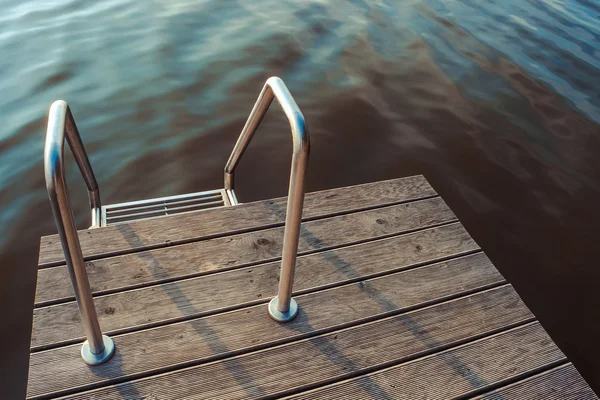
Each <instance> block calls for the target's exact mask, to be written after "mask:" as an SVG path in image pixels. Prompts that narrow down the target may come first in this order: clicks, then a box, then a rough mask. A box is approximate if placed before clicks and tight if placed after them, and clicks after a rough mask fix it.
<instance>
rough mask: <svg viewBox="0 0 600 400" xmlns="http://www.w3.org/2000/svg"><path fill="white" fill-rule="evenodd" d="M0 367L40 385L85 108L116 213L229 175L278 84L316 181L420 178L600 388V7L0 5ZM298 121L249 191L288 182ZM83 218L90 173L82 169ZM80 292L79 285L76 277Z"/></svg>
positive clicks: (168, 0)
mask: <svg viewBox="0 0 600 400" xmlns="http://www.w3.org/2000/svg"><path fill="white" fill-rule="evenodd" d="M0 5H1V6H2V10H3V12H2V15H1V16H0V54H2V57H0V71H1V72H2V73H1V74H0V93H2V96H1V97H0V115H1V116H2V129H0V210H1V211H0V268H1V269H0V315H1V316H2V317H1V320H2V325H1V326H2V328H3V329H2V339H3V341H2V342H3V343H4V346H3V348H4V349H3V352H2V362H1V363H0V376H2V378H3V385H2V386H6V389H5V391H3V393H5V394H6V396H8V397H7V398H20V397H22V393H23V391H24V387H25V378H26V371H27V357H26V355H27V353H28V345H29V343H28V341H29V331H30V328H31V306H32V304H33V292H34V288H33V285H32V283H31V281H32V277H33V276H34V273H35V272H34V271H35V266H36V260H37V251H38V244H39V237H40V236H41V235H44V234H49V233H53V232H55V228H54V225H53V221H52V217H51V214H50V208H49V202H48V200H47V197H46V193H45V187H44V178H43V167H42V149H43V141H44V139H43V138H44V134H45V123H46V113H47V109H48V107H49V105H50V103H51V102H52V101H53V100H55V99H59V98H60V99H65V100H67V101H68V102H69V103H70V104H71V107H72V110H73V113H74V115H75V118H76V120H77V122H78V125H79V127H80V130H81V133H82V137H83V141H84V143H85V145H86V147H87V149H88V152H89V154H90V159H91V163H92V165H93V167H94V170H95V172H96V175H97V177H98V180H99V184H100V188H101V190H102V197H103V200H104V202H105V203H113V202H121V201H128V200H135V199H142V198H148V197H158V196H164V195H170V194H177V193H185V192H190V191H198V190H205V189H211V188H217V187H220V186H221V184H222V169H223V166H224V164H225V161H226V160H227V157H228V155H229V152H230V151H231V148H232V146H233V143H234V142H235V139H236V137H237V135H238V134H239V132H240V130H241V127H242V126H243V123H244V120H245V118H246V116H247V115H248V113H249V111H250V108H251V107H252V104H253V102H254V100H255V98H256V96H257V94H258V92H259V90H260V88H261V86H262V84H263V82H264V81H265V79H266V78H267V77H269V76H271V75H278V76H280V77H282V78H283V79H284V80H285V81H286V83H287V84H288V86H289V88H290V90H291V92H292V93H293V94H294V96H295V97H296V100H297V102H298V103H299V105H300V107H301V108H302V110H303V112H304V115H305V116H306V118H307V120H308V123H309V126H310V128H311V135H312V145H313V151H312V154H311V164H310V169H309V175H308V182H307V185H308V189H309V190H310V191H313V190H319V189H325V188H332V187H339V186H345V185H349V184H356V183H363V182H369V181H376V180H380V179H387V178H395V177H400V176H408V175H414V174H424V175H425V176H426V177H427V178H428V179H429V181H430V182H431V183H432V184H433V186H434V187H435V188H436V189H437V191H438V192H439V193H440V194H442V196H443V197H444V199H445V200H446V201H447V202H448V204H449V205H450V206H451V207H452V209H453V210H454V211H455V213H456V214H457V215H458V216H459V218H460V219H461V220H462V221H463V223H464V224H465V226H466V227H467V229H468V230H469V232H470V233H471V234H472V235H473V237H474V238H475V239H476V240H477V241H478V242H479V244H480V245H481V246H482V247H483V248H484V249H485V250H486V252H487V254H488V255H489V256H490V258H491V259H492V260H493V261H494V263H495V264H496V266H497V267H498V269H499V270H500V271H501V272H502V273H503V274H504V275H505V276H506V278H507V279H508V280H509V281H510V282H512V283H513V285H514V286H515V287H516V289H517V290H518V292H519V293H520V294H521V296H522V297H523V298H524V300H525V301H526V303H527V305H528V306H529V307H530V308H531V309H532V310H533V311H534V312H535V314H536V315H537V316H538V317H539V319H540V320H541V321H542V323H543V325H544V327H545V328H546V329H547V330H548V331H549V333H550V334H551V336H552V337H553V338H554V340H555V341H556V342H557V343H558V344H559V346H560V347H561V349H562V350H563V351H564V352H565V353H566V354H567V355H568V356H569V357H570V358H571V359H572V360H573V361H574V362H575V365H576V366H577V367H578V368H579V370H580V371H581V372H582V373H583V375H584V377H585V378H586V379H587V380H588V381H589V383H590V384H593V385H594V387H595V388H596V390H598V389H599V388H600V366H599V365H598V362H597V360H598V359H600V344H599V343H598V337H600V318H599V317H600V312H599V311H598V310H599V309H600V294H598V290H597V289H598V282H600V280H599V279H598V278H599V277H600V271H599V269H598V267H597V260H598V259H599V258H600V254H598V253H599V252H600V250H599V249H600V247H599V246H597V240H596V239H597V238H598V231H597V230H598V226H599V222H600V212H599V211H598V206H597V205H598V204H599V200H600V179H599V177H600V129H599V125H598V123H599V122H600V90H599V87H598V82H599V79H598V78H599V77H600V71H599V67H600V44H599V43H600V42H599V40H598V39H599V38H600V20H599V18H600V6H599V5H598V4H597V3H595V2H593V1H591V0H587V1H584V0H543V1H542V0H501V1H500V0H460V1H458V0H457V1H453V0H404V1H386V0H379V1H366V2H361V1H350V2H339V1H333V0H332V1H304V2H293V1H281V0H278V1H267V0H265V1H247V2H245V1H228V2H223V1H184V0H177V1H172V0H155V1H151V2H140V1H131V0H111V1H105V2H99V3H97V4H90V3H88V2H84V1H83V0H65V1H57V0H55V1H40V0H37V1H31V0H29V1H22V2H13V1H7V0H0ZM290 151H291V145H290V138H289V133H288V132H287V126H286V123H285V120H284V117H283V115H282V113H280V112H271V113H270V114H269V116H268V117H267V118H266V119H265V121H264V123H263V125H262V126H261V129H260V131H259V133H258V134H257V136H256V138H255V140H254V141H253V143H252V146H251V148H250V150H249V151H248V153H247V154H246V155H245V157H244V160H243V162H242V165H240V168H239V173H238V180H237V182H238V186H239V188H238V190H237V192H238V196H239V198H240V199H241V200H242V201H246V202H247V201H251V200H256V199H262V198H270V197H274V196H282V195H284V194H285V193H286V185H287V176H288V169H289V165H288V163H289V157H290ZM67 175H68V184H69V187H70V190H71V193H72V197H73V199H74V202H75V213H76V215H77V217H78V223H79V224H80V226H81V228H84V227H85V226H86V223H87V213H86V212H85V210H86V207H87V206H86V195H85V189H84V186H83V184H82V183H81V179H80V177H79V176H78V173H77V169H76V167H75V166H74V164H73V163H72V162H71V163H70V164H69V167H68V168H67ZM66 284H68V283H66Z"/></svg>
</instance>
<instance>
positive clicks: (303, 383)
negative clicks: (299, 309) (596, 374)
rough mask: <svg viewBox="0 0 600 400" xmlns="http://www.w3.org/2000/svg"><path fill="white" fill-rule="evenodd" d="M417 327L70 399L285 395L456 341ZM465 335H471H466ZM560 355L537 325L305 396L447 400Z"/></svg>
mask: <svg viewBox="0 0 600 400" xmlns="http://www.w3.org/2000/svg"><path fill="white" fill-rule="evenodd" d="M439 322H441V323H439V324H438V325H435V326H432V327H431V329H433V330H434V331H444V327H443V325H444V322H443V321H439ZM420 324H421V321H420V320H418V319H417V320H413V319H412V318H410V317H409V318H408V319H407V318H404V319H403V318H402V316H400V317H397V318H392V319H390V320H384V321H377V322H374V323H372V324H368V325H363V326H359V327H356V328H350V329H348V330H345V331H340V332H332V333H330V334H327V335H324V336H319V337H315V338H312V339H309V340H306V341H301V342H295V343H292V344H289V345H285V346H281V347H276V348H272V349H268V350H265V351H262V352H257V353H251V354H247V355H243V356H240V357H235V358H232V359H227V360H223V361H220V362H216V363H211V364H207V365H201V366H197V367H192V368H189V369H186V370H181V371H176V372H172V373H166V374H164V375H159V376H156V377H151V378H148V379H145V380H141V381H134V382H128V383H124V384H119V385H115V387H109V388H105V389H99V390H97V391H95V392H93V393H85V394H82V395H79V396H72V397H71V398H80V399H81V398H86V397H84V396H88V397H87V398H89V397H90V396H93V398H94V399H95V400H100V399H103V400H105V399H120V398H147V397H150V398H156V399H161V400H168V399H181V398H186V399H215V398H227V399H258V398H264V397H266V396H281V395H285V394H288V393H293V392H295V391H298V390H302V389H310V388H312V387H315V386H320V385H323V384H326V383H329V382H332V381H335V380H340V379H344V378H348V377H352V376H353V375H354V376H355V375H356V374H361V373H364V372H369V371H371V370H373V369H377V368H382V367H386V366H388V365H390V364H391V365H393V364H396V363H400V362H405V361H407V360H410V359H413V358H415V357H418V356H420V355H422V354H423V353H425V354H427V353H428V352H435V351H437V350H438V349H440V348H442V346H444V345H449V344H452V343H453V342H454V340H452V339H451V340H450V341H449V342H445V341H444V340H443V339H441V340H440V341H439V342H438V341H437V338H435V334H432V335H431V336H428V335H427V334H424V335H423V334H422V335H423V336H421V337H419V335H415V331H416V330H419V329H421V326H420ZM424 329H427V328H424ZM455 333H456V332H455ZM458 337H461V335H460V334H459V335H458ZM429 338H431V339H430V340H431V342H429V341H428V339H429ZM462 338H463V339H466V340H468V339H470V338H469V335H468V334H467V336H466V338H465V336H462ZM454 339H455V340H456V338H454ZM458 340H460V339H458ZM561 360H564V356H563V354H562V353H561V352H560V350H559V349H558V348H557V347H556V346H555V345H554V343H552V341H551V340H549V338H548V336H547V334H546V333H545V332H544V330H543V329H542V328H541V326H540V325H539V324H537V323H533V324H531V325H525V326H522V327H518V328H515V329H511V330H509V331H506V332H503V333H500V334H496V335H493V336H491V337H487V338H485V339H481V340H478V341H476V342H472V343H469V344H467V345H463V346H460V347H458V348H454V349H451V350H448V351H445V352H443V353H441V354H434V355H432V356H428V357H425V358H421V359H418V360H417V361H414V362H408V363H405V364H401V365H400V366H397V367H395V368H392V369H390V370H386V371H383V372H381V373H378V374H372V375H368V376H366V377H361V378H359V379H355V380H351V381H350V382H349V383H347V384H340V385H336V386H335V387H334V389H333V390H334V391H335V393H332V394H330V393H328V391H331V390H332V389H331V388H330V387H326V388H325V389H323V390H321V391H319V392H318V393H314V392H313V393H311V394H308V395H305V396H304V398H331V399H341V398H348V399H358V398H365V399H367V398H368V399H373V398H394V399H411V400H413V399H417V398H427V399H431V398H439V399H442V398H448V397H452V395H454V393H457V394H460V393H468V392H469V391H472V390H474V389H478V388H481V387H484V386H485V385H488V384H489V382H496V381H500V380H503V379H506V378H508V377H511V376H515V375H518V374H521V373H525V372H527V371H531V370H533V369H536V368H542V367H545V366H547V365H549V364H552V363H555V362H559V361H561ZM299 398H302V397H300V396H299Z"/></svg>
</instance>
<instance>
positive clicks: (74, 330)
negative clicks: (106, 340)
mask: <svg viewBox="0 0 600 400" xmlns="http://www.w3.org/2000/svg"><path fill="white" fill-rule="evenodd" d="M476 250H478V246H477V244H476V243H475V242H474V241H473V239H472V238H471V237H470V236H469V234H468V233H467V232H466V231H465V230H464V228H463V227H462V225H460V224H458V223H455V224H450V225H445V226H442V227H439V228H433V229H427V230H424V231H419V232H416V233H412V234H408V235H402V236H394V237H392V238H388V239H382V240H377V241H374V242H368V243H365V244H360V245H355V246H350V247H343V248H340V249H336V250H331V251H326V252H322V253H315V254H311V255H308V256H303V257H299V258H298V261H297V265H296V276H295V279H294V290H295V292H302V291H306V290H309V289H313V290H314V289H316V288H323V287H328V286H332V285H337V284H341V283H344V282H348V281H353V280H354V281H355V280H359V279H364V278H367V277H369V276H373V275H378V274H382V273H385V272H390V271H396V270H400V269H402V268H407V267H410V266H413V265H418V264H422V263H427V262H433V261H436V260H439V259H443V258H447V257H453V256H458V255H462V254H465V253H469V252H473V251H476ZM279 266H280V263H279V262H273V263H267V264H261V265H256V266H252V267H246V268H240V269H235V270H232V271H227V272H223V273H219V274H212V275H207V276H201V277H198V278H192V279H186V280H181V281H175V282H171V283H166V284H162V285H158V286H150V287H146V288H142V289H135V290H129V291H125V292H119V293H115V294H110V295H105V296H99V297H96V298H95V300H94V302H95V306H96V309H97V312H98V318H99V320H100V325H101V327H102V329H103V331H105V332H109V333H110V332H120V331H124V330H131V329H142V328H143V327H144V325H147V324H156V323H167V322H169V321H176V320H181V319H184V318H191V317H194V316H199V315H205V314H207V313H215V312H222V311H226V310H228V309H230V308H231V307H236V306H237V307H240V306H243V305H249V304H254V303H256V302H264V301H268V299H269V298H271V297H274V296H275V295H276V294H277V288H278V278H279ZM156 267H157V268H159V267H160V265H157V266H156ZM418 284H419V285H423V286H426V288H424V289H427V290H442V289H441V288H439V287H437V285H439V284H440V283H439V282H438V280H437V279H433V280H431V281H430V282H427V281H423V282H420V283H418ZM33 321H34V322H33V333H32V340H31V344H32V349H33V350H39V349H41V348H44V347H47V346H48V345H56V344H60V343H65V342H69V341H74V340H81V339H82V338H83V329H82V325H81V322H80V316H79V309H78V307H77V304H76V303H75V302H69V303H63V304H59V305H55V306H48V307H42V308H37V309H35V310H34V317H33Z"/></svg>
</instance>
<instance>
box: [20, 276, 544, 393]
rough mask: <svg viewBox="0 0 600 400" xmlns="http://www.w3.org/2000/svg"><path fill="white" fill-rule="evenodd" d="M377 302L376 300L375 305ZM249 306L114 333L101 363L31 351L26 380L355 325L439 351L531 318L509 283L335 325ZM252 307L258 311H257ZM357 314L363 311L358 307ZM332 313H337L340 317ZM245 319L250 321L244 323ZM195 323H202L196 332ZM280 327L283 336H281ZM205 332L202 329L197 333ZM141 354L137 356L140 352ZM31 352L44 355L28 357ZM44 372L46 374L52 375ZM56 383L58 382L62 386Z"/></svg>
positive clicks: (140, 372)
mask: <svg viewBox="0 0 600 400" xmlns="http://www.w3.org/2000/svg"><path fill="white" fill-rule="evenodd" d="M376 289H377V287H376V286H375V285H374V290H376ZM393 295H394V293H393V292H390V290H389V289H388V290H387V291H382V292H381V296H384V297H385V296H389V297H390V299H388V300H386V301H388V302H394V301H396V299H394V296H393ZM396 296H397V295H396ZM330 297H331V296H330ZM364 301H367V300H363V302H364ZM312 303H313V304H314V305H317V304H323V303H318V302H317V301H313V302H312ZM327 304H328V302H326V303H325V305H327ZM379 306H380V307H381V305H379ZM356 307H360V305H359V304H357V305H356ZM388 307H389V306H388ZM314 308H315V306H312V307H310V308H309V313H310V314H314V313H313V312H312V311H311V310H313V309H314ZM256 311H259V310H252V312H251V313H250V314H249V315H248V314H246V313H237V315H230V316H226V315H223V316H221V317H216V318H213V320H215V321H216V320H219V319H221V320H225V319H228V321H229V322H228V323H227V327H220V326H219V323H218V322H215V323H216V325H215V323H210V322H209V321H207V323H204V324H201V325H200V326H196V327H193V326H191V325H192V324H190V323H185V324H182V325H181V326H180V327H179V328H189V329H187V330H183V331H182V330H181V329H179V330H176V329H174V328H176V327H173V326H172V325H171V326H170V328H167V329H159V331H163V332H158V331H157V332H146V333H138V334H128V335H123V336H116V337H114V340H115V343H116V345H117V351H118V353H117V354H115V357H117V358H116V360H115V362H117V364H116V365H115V364H113V365H111V364H109V363H107V364H105V365H102V366H98V367H94V368H93V369H88V368H87V367H85V366H84V365H82V363H81V360H80V359H79V358H78V357H77V356H78V351H77V350H78V349H77V348H71V349H68V351H67V349H65V348H63V349H59V351H52V352H51V353H48V354H43V353H37V354H34V355H32V370H33V375H32V376H30V382H31V383H30V385H34V386H35V385H42V386H43V385H46V386H48V385H50V387H52V388H53V389H54V390H56V389H57V382H62V383H63V384H64V385H68V386H69V387H70V388H71V390H73V387H74V386H75V385H80V387H79V389H81V387H84V388H86V387H87V386H89V385H94V384H96V385H103V386H104V385H107V384H111V383H115V382H118V381H122V380H124V379H127V380H129V379H133V378H139V377H143V376H144V375H151V374H156V373H161V372H163V371H165V370H173V369H181V368H184V367H187V366H188V365H193V364H200V363H207V362H211V361H214V360H215V359H219V358H221V359H222V358H223V357H226V358H227V359H230V358H232V357H237V356H238V355H240V354H245V353H250V352H255V351H261V349H263V348H267V349H268V351H267V352H263V353H261V356H260V357H266V356H268V354H271V352H280V351H282V350H281V349H279V350H278V348H279V346H281V345H284V344H289V343H292V345H293V346H298V344H297V343H302V342H304V341H306V340H308V339H307V338H310V337H314V336H317V335H320V336H322V335H324V334H325V335H328V336H329V337H335V339H336V340H337V339H338V338H339V337H345V336H344V335H346V336H348V335H350V336H352V335H354V336H356V335H357V332H358V335H359V337H362V338H364V339H365V340H367V341H368V342H369V343H371V344H373V343H375V342H374V341H376V340H379V342H378V343H382V342H381V340H388V339H389V340H400V339H402V340H401V343H399V344H398V345H397V347H398V348H399V349H400V348H403V350H397V351H406V349H404V348H410V349H411V350H410V354H412V356H413V357H416V356H417V353H418V355H423V354H425V353H430V352H433V351H439V350H442V349H444V348H446V347H449V346H453V345H457V344H459V343H462V342H465V341H470V340H474V339H476V338H479V337H482V336H485V335H489V334H493V333H495V332H497V331H501V330H505V329H508V328H511V327H513V326H516V325H521V324H524V323H527V322H530V321H531V320H532V319H533V316H532V315H531V313H530V311H529V310H528V309H527V307H526V306H525V305H524V304H523V303H522V301H521V300H520V298H519V296H518V295H517V294H516V293H515V292H514V290H513V289H512V287H511V286H509V285H507V286H502V287H498V288H495V289H490V290H485V291H483V292H478V293H476V294H471V295H467V296H464V297H459V298H458V299H456V300H452V301H446V302H442V303H436V304H435V305H430V306H427V307H425V308H421V309H417V310H416V311H411V312H401V309H397V310H394V311H392V312H395V315H392V316H390V315H389V312H388V313H385V314H381V313H379V314H378V315H377V317H376V318H377V319H373V318H361V319H358V320H352V321H350V325H349V323H348V322H346V323H344V324H339V322H343V318H342V317H338V321H332V320H331V318H336V317H335V316H331V315H330V316H328V317H322V316H317V317H316V319H315V318H314V317H313V318H311V317H310V316H309V317H308V318H307V316H306V315H303V316H302V318H303V319H304V321H303V323H302V324H300V323H297V324H295V326H292V327H287V328H286V327H280V326H279V325H274V324H273V323H272V321H269V320H268V317H265V316H264V315H263V316H262V317H261V316H259V315H257V313H256ZM260 311H262V312H263V313H264V310H260ZM342 312H343V310H342ZM365 315H369V314H366V313H365ZM340 318H342V320H341V321H340V320H339V319H340ZM247 324H250V325H251V326H246V325H247ZM327 324H329V325H330V326H329V327H328V329H327V331H326V332H323V329H322V328H324V326H323V325H325V327H326V328H327ZM332 324H333V325H332ZM234 325H235V326H238V327H239V328H240V329H241V330H242V332H236V333H234V334H233V336H231V337H228V336H225V335H222V334H223V333H225V332H226V329H233V328H234ZM306 326H310V327H311V329H314V331H306ZM200 327H202V328H204V329H203V330H202V331H199V330H198V329H199V328H200ZM215 329H217V330H218V331H215ZM290 329H291V330H290ZM415 329H418V331H419V332H421V334H420V335H415V333H416V332H415ZM176 332H179V333H180V335H181V336H178V334H177V333H176ZM252 332H254V337H256V336H257V335H260V337H261V338H262V337H265V338H266V342H264V343H258V344H257V343H253V342H252V340H250V339H249V337H248V336H250V338H251V337H252ZM332 332H335V334H334V333H332ZM360 332H362V333H360ZM282 334H283V335H287V336H288V337H287V339H286V341H285V342H282V340H281V339H282V338H281V335H282ZM205 335H209V336H207V337H206V338H204V336H205ZM340 335H341V336H340ZM174 337H178V339H177V340H176V339H174ZM153 338H154V339H153ZM377 338H380V339H377ZM386 338H388V339H386ZM390 338H391V339H390ZM294 340H295V341H294ZM298 340H299V341H298ZM206 341H208V342H209V343H207V342H206ZM210 342H216V343H219V344H218V345H217V346H215V343H213V344H211V343H210ZM243 343H246V346H248V347H243V346H244V345H243ZM352 343H353V344H355V345H356V346H358V347H361V346H362V345H361V344H359V343H356V342H352ZM240 345H241V346H242V348H241V349H240V348H239V347H240ZM236 346H237V347H236ZM274 346H275V347H274ZM300 346H304V344H300ZM216 348H217V349H220V351H221V352H222V354H218V353H215V349H216ZM142 349H147V351H142ZM240 350H241V351H240ZM300 353H301V352H300ZM142 354H143V357H140V355H142ZM48 356H52V358H51V359H48V358H47V357H48ZM36 357H37V358H39V357H42V358H46V359H45V360H43V359H42V360H34V358H36ZM52 360H54V361H52ZM186 360H187V362H186ZM39 361H42V362H39ZM38 362H39V363H38ZM51 378H54V381H52V379H51ZM67 378H68V379H67ZM109 380H110V381H109ZM37 389H38V390H39V389H40V387H39V386H38V387H37ZM63 389H65V388H64V387H63ZM65 390H67V389H65Z"/></svg>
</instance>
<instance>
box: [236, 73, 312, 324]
mask: <svg viewBox="0 0 600 400" xmlns="http://www.w3.org/2000/svg"><path fill="white" fill-rule="evenodd" d="M273 98H277V100H278V101H279V104H280V105H281V108H282V109H283V112H284V113H285V115H286V117H287V119H288V121H289V123H290V126H291V129H292V140H293V154H292V170H291V172H290V186H289V191H288V202H287V210H286V217H285V231H284V234H283V254H282V256H281V276H280V279H279V294H278V295H277V297H275V298H274V299H273V300H271V302H270V303H269V315H271V317H272V318H273V319H275V320H277V321H280V322H282V321H288V320H290V319H292V318H294V317H295V316H296V314H297V313H298V306H297V304H296V302H295V301H294V299H292V287H293V284H294V269H295V267H296V256H297V254H298V240H299V239H300V223H301V220H302V207H303V204H304V180H305V175H306V168H307V166H308V156H309V152H310V139H309V135H308V127H307V126H306V121H305V120H304V116H303V115H302V112H301V111H300V108H299V107H298V105H297V104H296V102H295V101H294V98H293V97H292V95H291V93H290V92H289V90H288V89H287V87H286V86H285V83H283V81H282V80H281V79H280V78H277V77H271V78H269V79H268V80H267V82H266V83H265V86H264V87H263V89H262V91H261V92H260V95H259V96H258V100H256V103H255V104H254V108H253V109H252V111H251V112H250V116H249V117H248V120H247V121H246V125H244V129H242V133H241V134H240V137H239V138H238V141H237V143H236V144H235V147H234V148H233V151H232V153H231V156H230V157H229V160H228V161H227V164H226V166H225V190H226V191H227V193H228V195H230V196H233V198H234V199H235V193H234V171H235V167H236V166H237V164H238V162H239V161H240V158H241V157H242V155H243V154H244V151H246V148H247V147H248V144H249V143H250V140H251V139H252V136H253V135H254V133H255V132H256V128H257V127H258V125H259V124H260V122H261V121H262V119H263V117H264V116H265V114H266V112H267V109H268V108H269V106H270V105H271V102H272V101H273ZM236 203H237V201H236Z"/></svg>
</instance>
